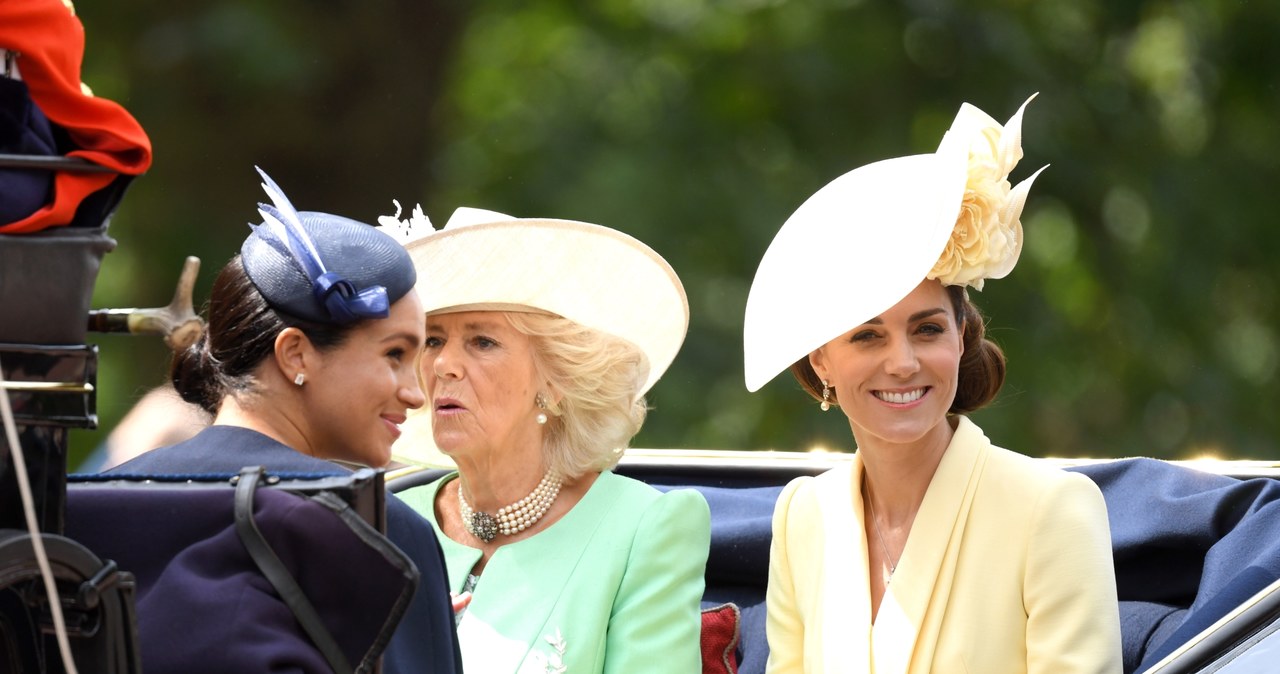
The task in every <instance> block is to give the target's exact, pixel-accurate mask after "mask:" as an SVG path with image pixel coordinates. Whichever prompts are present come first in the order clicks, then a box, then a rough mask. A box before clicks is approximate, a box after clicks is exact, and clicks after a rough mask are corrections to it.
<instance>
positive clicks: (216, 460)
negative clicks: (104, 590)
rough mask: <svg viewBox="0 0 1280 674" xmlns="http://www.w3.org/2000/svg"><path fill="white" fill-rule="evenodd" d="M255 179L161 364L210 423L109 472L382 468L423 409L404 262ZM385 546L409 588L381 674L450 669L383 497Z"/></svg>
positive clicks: (432, 568)
mask: <svg viewBox="0 0 1280 674" xmlns="http://www.w3.org/2000/svg"><path fill="white" fill-rule="evenodd" d="M260 172H261V171H260ZM262 177H263V180H264V181H265V184H264V185H263V188H264V189H266V190H267V193H268V194H269V195H270V196H271V199H272V201H273V203H274V205H269V204H261V205H260V210H259V213H260V214H261V215H262V217H263V220H264V224H261V225H258V226H257V227H255V228H254V229H253V232H252V233H251V234H250V235H249V237H248V238H247V239H246V240H245V242H244V244H243V245H242V246H241V249H240V254H239V255H237V256H236V257H234V258H232V259H231V261H230V262H228V263H227V264H226V265H225V266H224V267H223V268H222V270H221V271H220V272H219V273H218V277H217V278H216V279H215V280H214V284H213V289H212V291H211V294H210V299H209V305H208V325H207V328H206V330H205V332H204V335H203V336H202V337H201V338H200V340H199V341H198V342H197V343H196V344H194V345H193V346H191V347H189V348H188V349H186V350H185V351H181V352H178V353H176V354H174V359H173V365H172V371H171V378H172V381H173V385H174V387H175V389H176V390H177V392H178V394H179V395H180V396H181V397H182V399H183V400H186V401H187V402H190V403H194V404H196V405H199V406H200V407H202V408H203V409H204V410H206V411H207V412H208V413H209V414H211V415H213V423H212V425H210V426H208V427H207V428H205V429H204V430H202V431H200V432H199V433H198V434H197V435H195V437H193V438H191V439H190V440H187V441H185V442H181V443H178V444H176V445H171V446H168V447H162V448H159V449H155V450H152V451H150V452H146V453H145V454H142V455H141V456H139V457H138V458H135V459H133V460H131V461H128V462H126V463H124V464H122V465H120V466H118V467H116V468H115V469H113V470H112V471H109V472H110V473H114V474H121V475H123V474H135V475H154V474H165V473H184V474H199V473H237V472H239V470H240V468H241V467H243V466H252V465H262V466H264V467H266V468H267V470H269V471H288V472H300V473H324V472H332V471H333V470H334V469H335V468H336V467H337V465H336V464H335V463H333V462H335V461H340V462H343V463H346V464H357V465H364V466H375V467H376V466H383V465H385V464H386V463H387V462H388V461H389V459H390V457H391V445H392V443H393V442H394V441H395V440H396V438H397V437H398V436H399V435H400V429H399V425H400V424H401V423H403V422H404V420H405V416H406V412H407V411H408V410H410V409H413V408H417V407H420V406H421V405H422V404H423V400H424V398H423V393H422V389H421V387H420V386H419V384H418V381H417V374H416V367H415V363H416V359H417V356H418V354H419V352H420V351H421V349H422V344H423V334H424V333H423V325H422V302H421V300H420V299H419V297H418V294H417V292H416V291H415V290H414V285H415V283H416V282H417V280H418V276H417V273H416V270H415V268H414V265H413V262H412V260H411V259H410V258H409V255H408V254H407V253H406V252H405V251H404V249H403V248H402V247H401V246H400V244H399V243H397V242H396V241H395V239H393V238H391V237H390V236H388V235H386V234H384V233H382V232H381V231H379V230H378V229H377V228H375V227H372V226H370V225H367V224H364V223H361V222H356V221H354V220H349V219H347V218H343V217H339V216H336V215H330V214H327V213H314V212H302V213H299V212H297V211H295V210H294V208H293V205H292V204H290V203H289V201H288V199H287V198H286V197H285V196H284V194H283V192H281V191H280V189H279V188H278V187H277V186H276V185H275V183H274V182H272V180H271V179H270V178H269V177H267V175H266V174H265V173H262ZM387 537H388V538H389V539H390V540H391V542H393V543H395V544H396V545H397V546H398V547H399V548H400V549H401V550H402V551H403V552H404V553H405V554H406V555H407V556H408V557H409V559H410V560H412V561H413V563H414V565H415V566H416V567H417V569H418V571H419V573H420V574H421V578H420V581H419V583H418V588H417V591H416V594H415V595H414V597H413V600H412V602H411V604H410V606H409V608H408V611H407V613H405V615H404V618H403V619H402V620H401V622H400V625H399V628H398V629H397V630H396V632H395V634H394V636H393V637H392V639H391V641H390V644H389V645H388V646H387V649H386V651H385V656H384V671H386V672H388V673H389V674H390V673H395V672H458V671H461V668H460V665H461V662H460V657H459V656H458V652H457V649H458V646H457V638H456V635H455V633H454V630H453V610H452V605H451V602H450V598H449V596H448V589H447V587H446V585H445V576H444V563H443V558H442V556H441V552H440V546H439V545H438V544H437V543H436V541H435V536H434V534H433V533H432V531H431V527H430V525H428V524H427V522H426V520H424V519H423V518H422V517H420V516H418V515H417V514H416V513H414V512H413V511H412V510H411V509H409V508H408V507H407V506H406V505H405V504H404V503H403V502H401V501H400V500H399V499H397V498H395V497H394V496H388V497H387ZM352 572H353V573H359V569H352ZM144 636H145V635H144ZM144 664H145V663H144Z"/></svg>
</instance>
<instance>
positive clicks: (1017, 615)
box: [744, 103, 1121, 674]
mask: <svg viewBox="0 0 1280 674" xmlns="http://www.w3.org/2000/svg"><path fill="white" fill-rule="evenodd" d="M1024 106H1025V103H1024ZM1021 123H1022V110H1021V109H1019V110H1018V112H1017V114H1015V115H1014V116H1013V118H1012V119H1010V120H1009V122H1008V123H1007V124H1005V125H1003V126H1002V125H1001V124H999V123H998V122H996V121H995V120H994V119H992V118H991V117H989V116H988V115H986V114H985V113H983V112H982V111H980V110H978V109H977V108H975V107H973V106H970V105H968V104H965V105H964V106H962V107H961V109H960V113H959V114H958V115H957V117H956V118H955V121H954V122H953V123H952V126H951V129H950V130H949V131H948V132H947V135H946V136H945V138H944V140H943V142H942V145H941V147H940V148H939V149H938V151H937V152H935V153H932V154H922V155H915V156H910V157H898V158H895V159H887V160H884V161H880V162H876V163H874V164H869V165H867V166H863V167H861V168H858V169H855V170H853V171H851V172H849V173H847V174H845V175H843V176H841V177H839V178H837V179H835V180H834V181H832V182H831V183H830V184H828V185H827V186H825V187H823V188H822V189H821V190H819V191H818V192H817V193H816V194H814V195H813V196H811V197H810V198H809V199H808V200H807V201H806V202H805V203H804V204H803V205H801V206H800V208H799V209H798V210H797V211H796V212H795V214H793V215H792V216H791V218H790V219H788V220H787V222H786V224H784V225H783V226H782V229H781V230H780V231H779V232H778V234H777V236H776V237H775V238H774V240H773V243H772V244H770V246H769V249H768V250H767V251H766V252H765V255H764V258H763V260H761V262H760V267H759V270H758V271H757V272H756V277H755V280H754V282H753V284H752V287H751V292H750V294H749V296H748V299H747V309H746V321H745V330H744V339H745V351H746V353H745V363H746V379H747V388H748V389H750V390H752V391H754V390H756V389H759V388H760V387H761V386H763V385H764V384H765V383H766V382H768V381H769V380H770V379H772V378H773V377H774V376H776V375H777V374H778V373H779V372H781V371H783V370H785V369H788V368H790V369H791V371H792V373H793V374H794V375H795V377H796V378H797V379H798V380H799V382H800V384H801V386H802V387H803V388H804V389H805V390H806V391H807V392H808V393H809V394H810V395H811V396H813V397H814V398H815V400H816V401H817V402H818V403H819V406H820V408H821V409H822V410H823V411H827V410H830V409H832V408H838V409H839V410H840V411H841V412H843V413H844V415H845V416H846V417H847V418H848V421H849V427H850V429H851V430H852V432H853V439H854V441H855V443H856V444H857V449H858V451H857V454H856V455H855V456H854V460H853V461H851V462H850V464H849V465H848V466H846V467H843V468H837V469H834V470H832V471H829V472H827V473H825V474H823V475H820V476H818V477H816V478H800V479H797V480H796V481H794V482H792V483H791V484H790V485H788V486H787V487H786V489H784V490H783V492H782V494H781V496H780V497H779V499H778V503H777V505H776V508H775V511H774V518H773V543H772V549H771V553H770V563H769V587H768V592H767V606H768V621H767V631H768V638H769V648H770V653H769V663H768V671H769V672H771V673H780V672H807V673H817V672H850V673H853V672H878V673H879V674H885V673H890V672H891V673H893V674H906V673H911V674H925V673H927V672H964V671H968V672H1008V673H1014V672H1045V673H1049V672H1052V673H1055V674H1060V673H1065V672H1080V673H1083V672H1090V673H1099V674H1100V673H1103V672H1119V671H1120V670H1121V659H1120V619H1119V610H1118V607H1117V602H1116V584H1115V572H1114V569H1113V567H1112V560H1111V545H1110V534H1109V530H1108V526H1107V511H1106V506H1105V504H1104V502H1103V499H1102V494H1101V493H1100V492H1099V490H1098V487H1097V486H1096V485H1094V483H1093V482H1091V481H1090V480H1089V479H1088V478H1086V477H1085V476H1083V475H1079V474H1074V473H1068V472H1065V471H1060V470H1058V469H1056V468H1054V467H1051V466H1047V465H1044V464H1041V463H1039V462H1036V461H1033V460H1031V459H1029V458H1027V457H1025V456H1021V455H1019V454H1015V453H1013V452H1010V451H1008V450H1005V449H1001V448H1000V447H997V446H995V445H994V444H993V443H992V442H991V441H990V440H989V439H987V437H986V435H984V434H983V432H982V430H981V429H980V428H978V426H977V425H975V424H974V423H973V422H972V421H970V420H969V419H968V418H967V417H966V416H965V415H966V414H968V413H969V412H972V411H974V410H977V409H980V408H981V407H983V406H984V405H986V404H987V403H988V402H989V401H991V400H992V399H993V398H995V396H996V393H997V392H998V391H999V390H1000V386H1001V384H1002V383H1003V382H1004V374H1005V359H1004V355H1003V354H1002V353H1001V351H1000V349H999V347H997V346H996V345H995V344H994V343H992V342H991V341H989V340H987V339H986V337H985V330H984V327H985V326H984V322H983V317H982V314H981V313H980V312H979V311H978V308H977V307H976V306H974V304H973V303H972V302H971V301H970V299H969V293H968V290H967V288H968V287H972V288H973V289H975V290H981V289H982V287H983V284H984V281H985V280H986V279H995V278H1002V277H1004V276H1005V275H1006V274H1008V273H1009V272H1010V271H1011V270H1012V269H1013V266H1014V264H1015V263H1016V262H1017V260H1018V255H1019V252H1020V251H1021V248H1022V225H1021V223H1020V221H1019V217H1020V215H1021V212H1022V207H1023V203H1024V201H1025V200H1026V196H1027V191H1028V190H1029V189H1030V186H1031V179H1028V180H1025V181H1023V182H1022V183H1020V184H1019V185H1017V186H1015V187H1011V186H1010V184H1009V182H1008V176H1009V173H1010V171H1012V169H1013V168H1014V166H1015V165H1016V164H1017V162H1018V160H1019V159H1020V158H1021V157H1022V147H1021ZM1034 177H1035V176H1034V175H1033V176H1032V178H1034Z"/></svg>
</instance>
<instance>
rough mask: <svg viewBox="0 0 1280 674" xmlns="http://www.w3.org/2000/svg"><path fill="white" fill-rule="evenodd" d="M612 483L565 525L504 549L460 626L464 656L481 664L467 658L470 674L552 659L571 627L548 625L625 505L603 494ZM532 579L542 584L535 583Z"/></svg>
mask: <svg viewBox="0 0 1280 674" xmlns="http://www.w3.org/2000/svg"><path fill="white" fill-rule="evenodd" d="M612 479H616V476H614V475H613V474H612V473H609V472H604V473H601V474H600V477H599V478H597V480H596V483H595V484H593V485H592V486H591V489H590V490H589V491H588V492H587V494H586V495H585V496H583V498H582V500H581V501H579V502H578V503H577V505H575V506H574V507H573V509H572V510H570V511H569V512H568V513H567V514H566V515H565V516H564V517H563V518H561V519H560V520H559V521H558V522H556V523H555V524H553V525H551V526H550V527H548V528H547V529H546V530H544V531H542V532H540V533H539V534H538V535H537V536H534V537H532V538H526V539H524V540H522V541H518V542H516V543H511V544H509V545H505V546H503V547H501V548H499V549H498V551H497V552H495V553H494V555H493V557H492V558H490V560H489V563H488V564H486V565H485V571H484V575H482V576H481V578H480V582H479V584H478V586H477V588H476V593H475V595H474V596H473V598H472V600H471V604H470V605H469V606H468V607H467V612H466V613H465V614H464V615H463V617H462V621H461V622H460V623H459V624H458V640H459V642H461V644H462V652H463V653H467V654H468V656H472V655H474V656H476V657H475V658H472V657H468V658H467V660H466V662H465V663H464V664H465V667H466V669H467V671H476V672H493V673H495V674H502V673H504V672H518V671H524V669H525V668H526V666H527V665H529V664H530V663H531V662H532V661H531V660H530V651H531V650H537V651H546V650H547V647H548V644H552V642H553V641H554V640H555V639H557V638H558V635H559V634H560V632H561V631H562V629H564V628H566V627H567V626H563V625H556V624H550V623H549V621H550V620H551V617H552V615H553V614H554V613H555V610H556V605H557V603H558V601H559V598H560V596H561V595H562V594H564V593H563V592H562V590H563V588H564V586H565V585H566V584H567V583H568V582H569V579H570V578H572V577H573V575H574V573H576V571H577V569H578V566H579V565H580V564H581V563H582V560H583V557H584V553H585V552H586V550H587V548H588V544H589V543H590V542H591V540H592V539H593V538H594V537H595V536H596V534H597V529H599V527H600V524H601V522H603V521H604V518H605V515H606V514H607V513H608V512H609V511H610V509H611V508H612V507H613V505H614V502H615V501H616V500H617V499H618V498H619V493H620V492H619V491H618V490H614V489H607V488H604V487H603V485H604V483H606V482H608V481H609V480H612ZM529 578H537V579H538V580H539V582H537V583H530V582H528V579H529ZM552 647H554V644H552ZM535 659H536V658H535ZM536 671H538V672H542V671H543V668H537V669H536Z"/></svg>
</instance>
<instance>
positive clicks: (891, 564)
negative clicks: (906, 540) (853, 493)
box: [862, 474, 901, 587]
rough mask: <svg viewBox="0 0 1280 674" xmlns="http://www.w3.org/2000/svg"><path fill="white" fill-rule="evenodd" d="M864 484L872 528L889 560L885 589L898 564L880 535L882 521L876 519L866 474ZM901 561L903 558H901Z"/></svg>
mask: <svg viewBox="0 0 1280 674" xmlns="http://www.w3.org/2000/svg"><path fill="white" fill-rule="evenodd" d="M862 484H863V486H865V487H866V488H867V505H868V506H870V508H871V526H872V527H873V528H874V529H875V531H876V540H878V541H880V549H881V550H883V551H884V558H885V559H887V560H889V578H888V579H887V580H885V581H884V584H885V587H888V586H889V583H892V582H893V572H894V571H897V570H898V562H897V560H895V559H894V558H893V556H892V555H890V554H889V546H887V545H885V544H884V534H882V533H880V520H879V519H877V518H876V502H875V499H873V498H871V483H870V482H868V481H867V477H866V475H865V474H864V475H863V476H862ZM899 559H901V557H899Z"/></svg>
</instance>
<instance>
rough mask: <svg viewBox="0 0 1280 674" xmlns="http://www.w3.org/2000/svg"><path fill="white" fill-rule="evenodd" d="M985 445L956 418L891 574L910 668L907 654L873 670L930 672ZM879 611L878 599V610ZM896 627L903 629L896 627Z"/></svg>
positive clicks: (979, 435) (970, 426)
mask: <svg viewBox="0 0 1280 674" xmlns="http://www.w3.org/2000/svg"><path fill="white" fill-rule="evenodd" d="M989 448H990V442H989V441H988V440H987V438H986V436H985V435H983V434H982V431H981V430H979V429H978V427H977V426H975V425H974V424H973V423H972V422H970V421H969V420H968V419H967V418H965V417H960V420H959V423H958V425H957V427H956V432H955V435H954V436H953V437H952V439H951V444H950V446H948V447H947V451H946V454H944V455H943V457H942V461H941V462H940V463H939V464H938V470H937V472H935V473H934V475H933V479H932V480H931V481H930V482H929V489H928V490H927V491H926V492H925V496H924V501H923V502H922V503H921V504H920V510H919V512H917V513H916V518H915V522H914V523H913V524H912V525H911V535H910V536H909V537H908V539H907V545H906V548H905V549H904V550H903V553H902V560H901V561H900V562H899V563H898V570H897V571H896V572H895V573H894V576H893V583H892V590H893V595H894V597H895V599H896V601H897V604H898V606H899V607H900V609H901V612H902V618H903V619H904V621H905V623H906V624H907V625H910V626H914V630H911V632H912V633H911V634H909V635H908V634H903V635H902V636H904V637H909V638H910V641H909V642H905V641H904V642H902V643H903V645H904V647H905V648H907V649H908V650H907V651H906V652H907V653H910V658H909V662H910V663H911V664H910V668H909V670H907V669H904V667H905V666H906V663H907V662H908V659H906V658H902V659H900V660H899V659H897V658H895V659H894V660H896V661H897V662H899V663H900V664H899V666H898V667H897V668H895V671H891V672H890V671H887V670H886V671H880V670H877V674H900V673H902V672H905V671H913V672H915V671H918V672H927V671H929V667H930V664H931V663H932V661H933V652H934V648H935V647H936V646H937V635H938V630H939V627H940V624H941V620H942V616H943V613H944V612H945V609H946V606H947V601H948V599H949V598H950V595H951V584H952V581H953V579H954V576H955V569H956V559H957V558H958V556H959V554H960V542H961V541H962V540H963V539H964V528H965V524H966V522H967V521H968V518H969V510H970V507H971V505H972V503H973V497H974V494H975V493H976V491H977V485H978V482H979V478H980V477H981V475H982V467H983V465H984V463H985V461H986V457H987V452H988V449H989ZM883 612H884V607H883V604H882V606H881V615H884V613H883ZM878 627H879V625H878V621H877V628H878ZM886 627H888V625H886ZM899 630H900V631H906V630H907V628H906V627H902V626H899Z"/></svg>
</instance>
